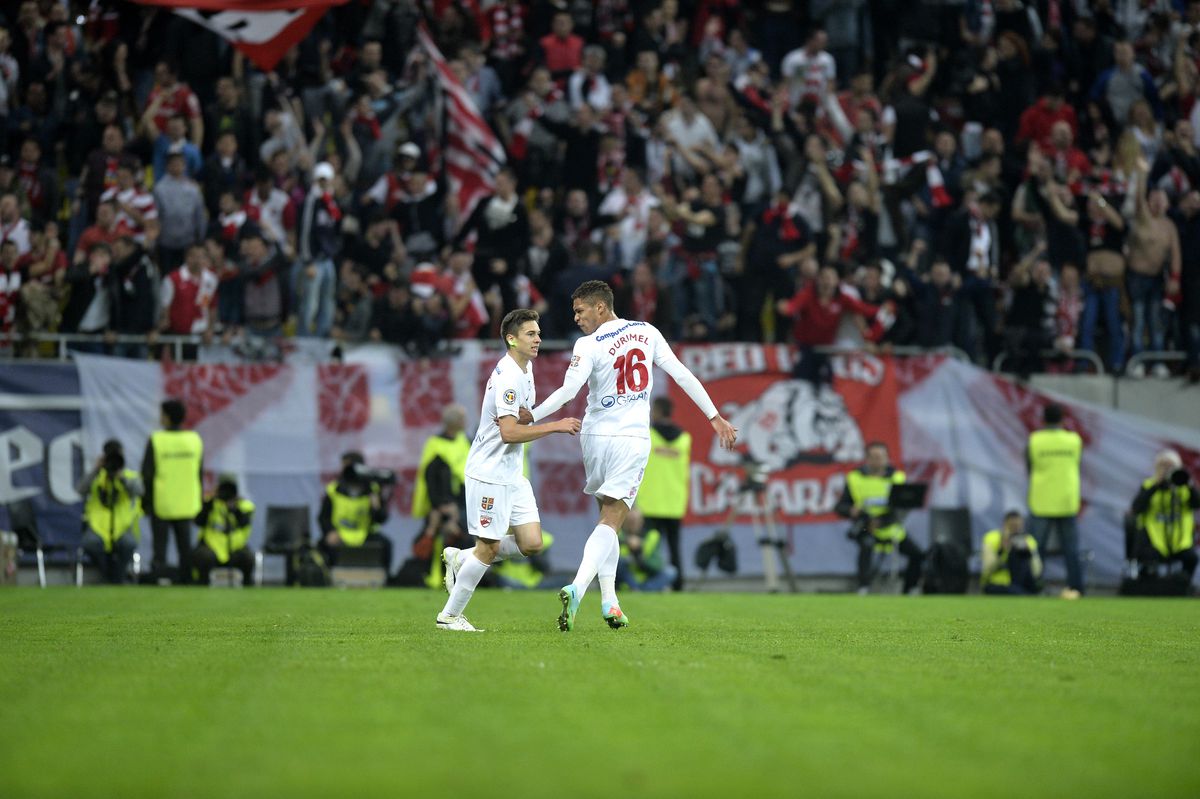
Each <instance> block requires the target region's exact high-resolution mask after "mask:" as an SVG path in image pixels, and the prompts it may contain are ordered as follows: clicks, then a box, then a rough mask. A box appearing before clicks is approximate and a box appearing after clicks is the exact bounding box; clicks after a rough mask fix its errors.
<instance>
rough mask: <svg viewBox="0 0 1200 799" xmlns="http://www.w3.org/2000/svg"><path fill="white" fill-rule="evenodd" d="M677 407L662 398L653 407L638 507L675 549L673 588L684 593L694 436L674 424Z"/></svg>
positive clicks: (652, 528)
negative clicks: (684, 529) (683, 529)
mask: <svg viewBox="0 0 1200 799" xmlns="http://www.w3.org/2000/svg"><path fill="white" fill-rule="evenodd" d="M673 411H674V406H673V405H672V403H671V400H669V399H667V398H666V397H659V398H658V399H656V400H654V402H653V404H652V405H651V406H650V458H649V460H647V461H646V473H645V474H644V475H643V476H642V487H641V489H640V490H639V491H638V506H639V507H640V508H641V509H642V513H643V514H645V516H646V527H647V529H650V530H657V531H658V532H659V533H661V534H662V537H663V538H665V539H666V540H667V546H669V547H670V548H671V566H672V567H673V569H674V575H675V576H674V577H673V578H672V582H671V587H672V588H673V589H674V590H676V591H682V590H683V552H682V551H681V546H682V545H681V544H680V541H679V533H680V522H681V521H682V519H683V517H684V515H685V514H686V513H687V503H688V484H689V481H690V473H689V467H690V465H691V460H692V434H691V433H688V432H686V431H685V430H683V429H682V428H680V427H679V426H678V425H677V424H675V423H674V422H673V421H672V420H671V413H672V412H673Z"/></svg>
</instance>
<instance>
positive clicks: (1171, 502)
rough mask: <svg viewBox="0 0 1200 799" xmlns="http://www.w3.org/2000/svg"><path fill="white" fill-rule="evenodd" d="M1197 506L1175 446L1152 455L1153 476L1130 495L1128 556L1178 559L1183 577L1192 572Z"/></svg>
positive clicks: (1148, 561) (1143, 561) (1199, 497)
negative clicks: (1132, 522)
mask: <svg viewBox="0 0 1200 799" xmlns="http://www.w3.org/2000/svg"><path fill="white" fill-rule="evenodd" d="M1197 508H1200V491H1197V490H1196V488H1195V487H1194V486H1193V485H1192V479H1191V476H1190V475H1189V474H1188V473H1187V470H1186V469H1184V468H1183V461H1182V459H1181V458H1180V457H1179V453H1178V452H1176V451H1175V450H1171V449H1168V450H1163V451H1162V452H1160V453H1158V455H1157V456H1156V457H1155V458H1154V476H1153V477H1150V478H1148V479H1146V481H1145V482H1143V483H1142V488H1141V490H1140V491H1138V493H1137V496H1136V497H1134V498H1133V507H1132V511H1133V515H1134V518H1135V521H1136V525H1135V529H1134V540H1133V546H1132V550H1133V551H1132V553H1130V555H1131V557H1132V558H1133V559H1135V560H1136V561H1137V562H1138V563H1139V564H1140V565H1157V564H1168V565H1169V564H1172V563H1178V564H1180V565H1181V566H1182V567H1183V572H1184V574H1186V575H1187V581H1188V582H1189V583H1190V582H1191V579H1192V575H1194V574H1195V573H1196V562H1197V557H1196V550H1195V549H1194V546H1195V541H1194V539H1193V531H1194V529H1195V524H1196V522H1195V518H1194V514H1195V511H1196V509H1197Z"/></svg>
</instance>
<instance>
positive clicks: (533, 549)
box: [517, 535, 545, 558]
mask: <svg viewBox="0 0 1200 799" xmlns="http://www.w3.org/2000/svg"><path fill="white" fill-rule="evenodd" d="M517 548H518V549H520V550H521V554H522V555H524V556H525V557H527V558H529V557H533V556H534V555H537V554H539V553H540V552H541V551H542V549H544V548H545V545H544V543H543V542H542V537H541V536H540V535H539V536H538V537H537V538H534V539H532V540H525V541H518V542H517Z"/></svg>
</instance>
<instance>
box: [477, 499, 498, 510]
mask: <svg viewBox="0 0 1200 799" xmlns="http://www.w3.org/2000/svg"><path fill="white" fill-rule="evenodd" d="M495 505H496V499H495V498H494V497H484V498H483V500H482V501H481V502H480V503H479V507H481V508H482V509H484V510H491V509H492V508H493V507H495Z"/></svg>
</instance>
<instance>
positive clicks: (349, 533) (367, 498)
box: [325, 480, 372, 547]
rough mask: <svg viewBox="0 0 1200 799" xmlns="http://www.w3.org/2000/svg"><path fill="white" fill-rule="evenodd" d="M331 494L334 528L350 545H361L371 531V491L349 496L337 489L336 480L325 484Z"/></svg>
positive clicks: (331, 514) (344, 541)
mask: <svg viewBox="0 0 1200 799" xmlns="http://www.w3.org/2000/svg"><path fill="white" fill-rule="evenodd" d="M325 493H326V494H328V495H329V503H330V505H329V509H330V511H331V513H330V516H331V517H332V519H333V529H334V530H336V531H337V534H338V537H339V538H341V539H342V543H343V544H345V545H346V546H348V547H361V546H362V545H363V542H364V541H366V540H367V534H368V533H370V532H371V527H372V525H371V493H372V492H371V491H368V492H367V493H366V494H363V495H362V496H361V497H348V496H346V495H345V494H343V493H341V492H340V491H338V490H337V481H336V480H334V481H333V482H332V483H330V484H329V485H327V486H325Z"/></svg>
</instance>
